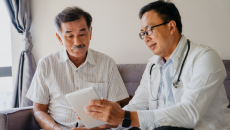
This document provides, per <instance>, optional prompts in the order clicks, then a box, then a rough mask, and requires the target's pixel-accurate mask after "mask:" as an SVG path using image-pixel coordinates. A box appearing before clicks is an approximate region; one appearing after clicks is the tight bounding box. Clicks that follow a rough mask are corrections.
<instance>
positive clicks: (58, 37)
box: [56, 33, 63, 45]
mask: <svg viewBox="0 0 230 130" xmlns="http://www.w3.org/2000/svg"><path fill="white" fill-rule="evenodd" d="M56 37H57V39H58V41H59V42H60V43H61V45H63V42H62V40H61V37H60V36H59V34H58V33H56Z"/></svg>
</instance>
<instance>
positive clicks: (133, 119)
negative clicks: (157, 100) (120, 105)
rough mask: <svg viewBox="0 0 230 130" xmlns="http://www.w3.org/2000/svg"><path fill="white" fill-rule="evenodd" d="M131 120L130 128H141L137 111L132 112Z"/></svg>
mask: <svg viewBox="0 0 230 130" xmlns="http://www.w3.org/2000/svg"><path fill="white" fill-rule="evenodd" d="M130 119H131V124H130V126H132V127H140V123H139V118H138V114H137V111H131V112H130Z"/></svg>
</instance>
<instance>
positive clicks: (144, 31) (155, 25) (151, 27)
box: [139, 22, 169, 40]
mask: <svg viewBox="0 0 230 130" xmlns="http://www.w3.org/2000/svg"><path fill="white" fill-rule="evenodd" d="M167 23H169V22H164V23H162V24H158V25H155V26H152V27H148V28H146V29H145V31H144V32H140V33H139V36H140V38H141V40H143V39H144V36H145V34H146V35H148V36H150V35H152V34H153V30H152V29H153V28H155V27H158V26H161V25H165V24H167ZM149 28H151V31H152V33H151V34H148V32H146V30H147V29H149ZM141 33H144V35H141ZM142 36H143V38H142Z"/></svg>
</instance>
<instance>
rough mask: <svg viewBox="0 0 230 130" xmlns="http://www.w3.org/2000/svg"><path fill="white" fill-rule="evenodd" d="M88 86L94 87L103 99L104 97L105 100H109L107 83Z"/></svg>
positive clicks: (89, 84)
mask: <svg viewBox="0 0 230 130" xmlns="http://www.w3.org/2000/svg"><path fill="white" fill-rule="evenodd" d="M87 85H88V87H94V88H95V90H96V91H97V93H98V95H99V96H100V97H101V98H102V97H104V98H105V99H107V93H108V88H107V83H88V84H87Z"/></svg>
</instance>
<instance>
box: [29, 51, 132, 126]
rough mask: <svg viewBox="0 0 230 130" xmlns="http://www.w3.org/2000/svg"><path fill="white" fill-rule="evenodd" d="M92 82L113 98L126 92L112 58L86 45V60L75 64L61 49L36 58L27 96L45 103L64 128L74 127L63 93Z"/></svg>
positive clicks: (75, 117)
mask: <svg viewBox="0 0 230 130" xmlns="http://www.w3.org/2000/svg"><path fill="white" fill-rule="evenodd" d="M91 86H93V87H95V88H96V90H97V91H98V94H99V95H100V96H101V97H104V98H105V99H106V100H110V101H113V102H116V101H120V100H122V99H124V98H127V97H128V96H129V95H128V93H127V90H126V88H125V85H124V83H123V81H122V79H121V76H120V74H119V72H118V69H117V66H116V63H115V61H114V60H113V59H112V58H110V57H109V56H107V55H105V54H102V53H100V52H97V51H94V50H92V49H88V51H87V57H86V60H85V62H84V63H82V65H80V66H79V67H78V68H77V67H76V66H75V65H74V64H73V63H72V62H71V61H70V59H69V57H68V55H67V52H66V49H63V50H60V51H58V52H55V53H52V54H50V55H48V56H46V57H43V58H42V59H40V60H39V62H38V65H37V69H36V72H35V74H34V77H33V80H32V82H31V86H30V89H29V90H28V93H27V95H26V97H27V98H29V99H30V100H32V101H33V102H36V103H40V104H48V105H49V106H48V112H49V115H50V116H51V117H52V118H53V119H54V120H55V121H56V123H57V125H58V126H59V127H61V128H62V129H64V130H66V129H70V128H74V127H75V125H76V123H77V122H78V120H77V114H75V113H74V110H73V108H72V107H71V106H70V104H69V103H68V101H67V100H66V98H65V95H66V94H68V93H71V92H74V91H78V90H81V89H84V88H87V87H91Z"/></svg>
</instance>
